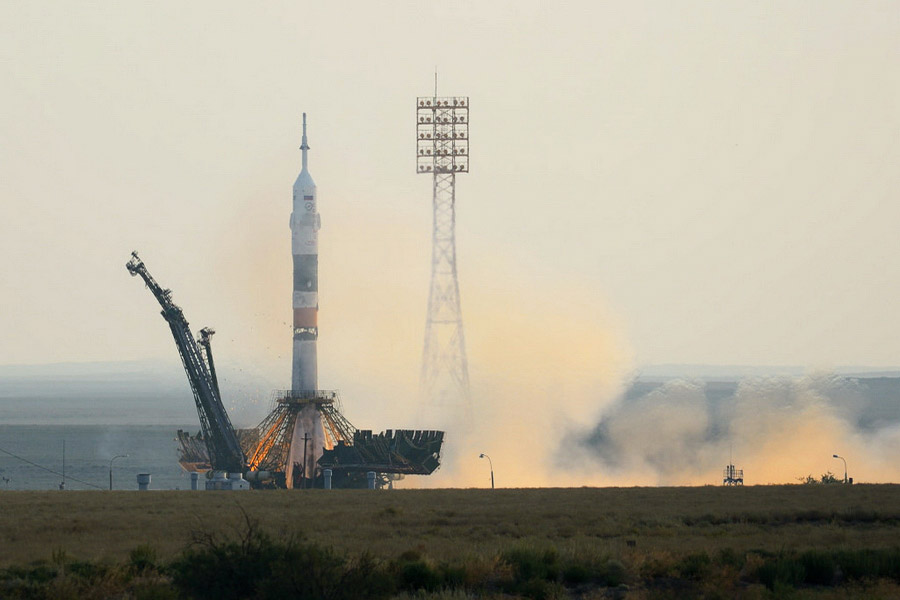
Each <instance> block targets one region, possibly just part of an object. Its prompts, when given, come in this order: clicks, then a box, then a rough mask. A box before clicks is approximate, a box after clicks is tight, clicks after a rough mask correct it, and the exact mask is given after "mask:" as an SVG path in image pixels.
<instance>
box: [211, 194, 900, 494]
mask: <svg viewBox="0 0 900 600" xmlns="http://www.w3.org/2000/svg"><path fill="white" fill-rule="evenodd" d="M270 191H271V193H272V195H273V196H275V195H277V193H280V192H283V190H281V189H278V190H275V189H273V190H270ZM329 203H330V205H331V206H334V209H333V210H332V211H327V212H326V215H325V217H323V219H324V224H323V229H322V237H321V239H320V244H321V263H320V274H321V290H320V298H321V313H320V336H321V337H320V382H321V384H320V385H321V387H323V388H326V389H338V390H340V392H341V396H342V398H343V405H344V413H345V415H346V416H347V418H349V419H350V421H351V422H353V423H354V424H355V425H356V426H357V427H359V428H362V429H372V430H375V431H380V430H383V429H399V428H430V429H438V428H446V431H447V437H446V443H445V446H444V460H443V466H442V468H441V469H440V470H439V471H437V472H436V473H435V474H434V475H432V476H429V477H410V478H408V479H406V480H405V481H403V482H401V483H400V485H402V486H405V487H416V486H429V487H441V486H479V487H485V486H489V485H490V472H489V470H488V464H487V461H485V460H481V459H479V458H478V457H479V455H480V454H481V453H485V454H487V455H489V456H490V457H491V459H492V461H493V465H494V469H495V475H496V483H497V485H498V486H502V487H513V486H550V485H559V486H569V485H573V486H574V485H700V484H720V483H721V479H722V470H723V468H724V467H725V465H726V464H728V461H729V456H730V452H731V450H732V448H733V452H734V463H735V464H736V466H737V467H738V468H742V469H744V474H745V481H746V483H747V484H754V483H794V482H796V481H797V478H798V477H801V476H805V475H808V474H812V475H814V476H819V475H820V474H822V473H824V472H825V471H828V470H831V471H832V472H835V473H838V471H841V473H840V474H841V475H842V467H843V465H842V463H841V462H840V461H837V460H835V459H832V458H831V456H832V454H841V455H843V456H845V457H847V459H848V463H849V467H850V475H851V476H852V477H854V478H855V479H856V480H857V481H872V482H875V481H895V480H897V479H898V478H900V466H896V465H895V464H893V461H892V460H891V458H892V457H894V456H896V455H897V453H898V450H900V415H898V414H896V412H897V411H893V412H891V411H890V410H887V412H885V411H884V410H883V409H884V407H885V406H887V405H888V401H887V400H885V399H884V396H885V394H886V393H887V392H884V390H882V391H881V392H879V393H878V394H875V395H876V396H879V394H880V396H879V398H880V400H878V401H877V402H876V401H875V400H873V393H874V392H873V389H874V388H873V385H875V383H873V382H874V380H859V381H853V380H849V379H846V378H841V377H835V376H830V375H810V376H807V377H803V378H791V377H777V378H768V379H765V378H755V379H754V378H750V379H743V380H741V381H740V382H731V383H720V384H715V383H710V382H704V381H698V380H670V381H667V382H661V383H660V382H658V383H656V384H654V385H653V386H651V387H650V388H647V387H646V386H645V387H641V386H642V385H645V384H646V382H642V381H641V380H638V381H636V382H635V381H632V380H631V377H630V373H631V371H632V358H631V353H630V349H629V348H628V346H627V344H626V343H625V340H626V335H625V334H624V327H623V326H622V325H621V324H620V323H619V321H618V320H617V319H616V318H615V317H614V315H612V314H611V313H610V311H608V310H607V309H606V308H605V302H604V300H603V298H602V295H601V294H598V293H592V292H591V291H590V290H589V289H586V288H585V286H584V285H583V281H581V280H575V279H569V280H566V279H565V278H564V277H563V276H561V275H557V274H555V273H552V272H542V273H535V272H533V271H531V272H526V271H524V270H523V269H522V268H521V267H520V266H519V265H520V264H522V263H525V262H528V261H527V260H526V259H523V258H522V257H518V260H516V261H510V264H506V263H502V264H501V263H498V261H500V260H502V259H501V258H500V257H498V255H497V253H496V252H492V251H491V248H490V245H489V242H480V241H479V240H467V241H466V243H464V244H461V258H460V260H461V264H462V265H463V267H461V269H462V273H461V277H460V285H461V294H462V311H463V319H464V322H465V328H466V337H467V342H468V353H469V366H470V378H471V382H472V403H473V409H474V414H475V422H474V424H473V425H472V427H471V428H470V429H468V430H467V429H466V428H464V427H461V426H458V421H459V417H460V416H461V411H460V410H457V409H455V408H454V407H444V408H442V409H438V410H436V411H435V410H432V411H425V412H424V413H423V411H421V410H420V405H419V403H418V375H419V369H420V365H421V352H422V339H423V331H424V319H425V303H426V294H427V289H428V260H427V256H424V255H423V254H422V251H421V249H422V248H428V246H429V243H428V234H429V232H428V230H427V229H426V228H425V227H422V222H424V221H422V222H420V221H421V219H420V218H418V217H421V218H422V219H424V218H426V217H427V215H426V214H422V215H418V217H417V216H416V215H403V214H398V213H392V215H391V217H390V218H389V219H387V218H385V215H384V214H383V213H382V212H380V210H379V208H378V207H377V206H376V205H375V204H374V203H359V202H358V200H354V201H353V202H352V207H353V210H350V208H349V206H350V204H351V202H350V201H349V200H346V199H343V198H335V197H334V196H330V197H328V198H326V200H325V201H323V206H326V205H329ZM342 205H343V206H342ZM245 208H246V210H238V211H237V212H238V216H239V218H240V220H241V223H242V225H243V227H234V228H231V229H229V231H234V230H237V231H239V232H241V233H240V235H238V236H237V238H238V239H237V243H236V244H234V246H235V247H234V250H233V252H232V253H231V254H230V255H226V256H227V260H228V263H227V273H228V277H227V278H223V282H224V281H228V282H229V283H227V284H225V285H227V286H229V287H230V286H232V285H233V289H232V290H231V292H232V293H230V294H226V295H225V296H224V297H226V298H227V299H228V304H227V305H225V306H223V308H224V309H225V313H226V314H223V315H221V316H219V317H218V318H219V323H227V324H228V327H227V328H226V327H220V334H219V339H217V340H216V341H217V343H218V344H219V346H218V348H217V354H218V356H219V357H221V361H222V364H223V368H222V373H220V377H224V379H225V384H224V385H225V386H226V387H228V386H229V381H235V382H238V381H240V380H241V379H242V378H243V377H244V375H246V372H250V373H252V374H253V375H254V377H255V378H256V380H257V381H261V380H263V379H264V380H266V384H265V385H264V386H263V387H260V388H259V389H258V390H257V394H256V395H257V396H259V397H260V398H261V399H262V400H261V401H258V402H257V404H256V405H255V406H254V407H253V408H252V410H248V411H247V413H248V414H247V417H246V418H245V419H239V420H240V421H241V423H240V424H241V425H252V424H255V423H256V422H258V421H259V419H261V418H262V416H264V413H265V408H266V405H267V402H266V401H265V398H267V397H268V394H269V392H270V390H271V389H275V388H283V387H287V386H288V383H289V380H288V377H289V372H290V359H289V357H290V339H291V333H290V324H289V323H288V319H287V318H286V316H285V315H286V314H288V313H289V310H290V307H289V306H288V304H287V301H286V300H285V298H286V297H289V287H290V252H289V248H290V246H289V232H288V228H287V221H286V218H285V216H284V212H285V209H284V207H283V206H276V205H275V204H274V203H273V204H272V206H270V207H261V206H260V205H259V204H257V203H255V202H253V203H251V202H249V201H248V202H247V203H246V207H245ZM323 211H324V208H323ZM261 232H264V233H261ZM272 232H281V235H274V234H272ZM479 243H480V244H481V246H480V247H479V246H478V244H479ZM470 253H471V254H470ZM474 257H477V260H475V259H474ZM532 266H534V265H532ZM535 281H540V282H541V285H540V287H539V288H535V286H534V282H535ZM549 290H552V292H551V291H549ZM228 312H231V313H232V314H227V313H228ZM229 330H230V331H229ZM225 331H229V333H228V334H227V335H226V334H224V332H225ZM228 357H233V360H229V358H228ZM227 364H231V365H237V364H240V365H242V366H241V367H240V369H242V370H243V371H245V373H244V374H242V373H240V372H239V371H238V367H236V366H234V367H230V368H229V367H228V366H227ZM894 381H896V380H894ZM879 385H880V384H879ZM257 387H259V386H257ZM876 387H877V386H876ZM897 387H898V390H897V392H898V393H900V386H897ZM226 397H230V396H228V394H226ZM242 401H243V400H240V401H236V402H234V403H232V405H233V404H241V402H242ZM232 408H233V406H232ZM879 411H881V412H879ZM251 412H253V413H254V414H253V415H252V416H250V414H249V413H251ZM882 413H883V414H882ZM420 414H421V415H422V416H421V417H418V418H417V415H420Z"/></svg>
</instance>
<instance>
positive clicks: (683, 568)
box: [676, 552, 712, 581]
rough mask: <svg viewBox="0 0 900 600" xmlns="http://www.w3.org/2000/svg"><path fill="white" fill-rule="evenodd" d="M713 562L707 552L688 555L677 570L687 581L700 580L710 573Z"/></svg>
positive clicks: (679, 562)
mask: <svg viewBox="0 0 900 600" xmlns="http://www.w3.org/2000/svg"><path fill="white" fill-rule="evenodd" d="M711 562H712V561H711V560H710V559H709V555H708V554H707V553H706V552H699V553H696V554H688V555H687V556H685V557H684V558H682V559H681V560H680V561H678V565H677V567H676V569H677V570H678V573H679V574H680V575H681V576H682V577H684V578H685V579H693V580H695V581H696V580H700V579H703V577H704V576H705V575H706V574H707V573H708V571H709V565H710V563H711Z"/></svg>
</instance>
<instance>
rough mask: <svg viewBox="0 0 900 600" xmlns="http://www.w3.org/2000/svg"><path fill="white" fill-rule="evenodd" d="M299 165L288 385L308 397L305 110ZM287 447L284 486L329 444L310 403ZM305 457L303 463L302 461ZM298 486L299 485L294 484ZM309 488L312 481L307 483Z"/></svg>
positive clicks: (310, 187) (313, 263) (311, 336)
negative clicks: (296, 471) (288, 447)
mask: <svg viewBox="0 0 900 600" xmlns="http://www.w3.org/2000/svg"><path fill="white" fill-rule="evenodd" d="M300 149H301V150H302V151H303V167H302V169H301V170H300V175H298V176H297V181H295V182H294V202H293V212H291V254H292V255H293V259H294V293H293V301H292V305H293V309H294V318H293V324H294V328H293V331H294V352H293V362H292V368H291V389H292V390H293V395H294V396H296V397H304V396H306V397H312V396H313V395H314V394H315V392H316V390H317V389H318V374H317V360H316V344H317V342H318V339H319V324H318V313H319V226H320V224H321V220H320V218H319V213H318V208H317V202H316V184H315V182H314V181H313V178H312V175H310V174H309V168H308V167H309V166H308V161H307V152H308V150H309V145H308V144H307V142H306V113H304V114H303V142H302V144H301V145H300ZM291 437H292V439H291V450H290V454H289V456H288V465H291V468H289V469H288V472H287V473H285V476H286V480H287V481H286V484H287V487H288V488H291V487H293V485H294V465H296V468H298V469H299V473H298V476H299V477H305V478H308V479H312V478H314V477H315V476H316V462H317V461H318V460H319V458H320V457H321V456H322V448H323V447H324V446H325V445H326V444H327V440H326V439H325V428H324V426H323V424H322V415H321V413H320V412H319V411H318V410H317V408H316V406H315V405H314V404H312V403H310V404H307V405H306V406H304V407H303V409H302V410H301V411H300V414H299V415H298V416H297V421H296V423H295V424H294V433H293V436H291ZM304 458H305V462H304ZM298 485H299V484H298ZM309 485H310V486H311V485H312V484H311V482H310V483H309Z"/></svg>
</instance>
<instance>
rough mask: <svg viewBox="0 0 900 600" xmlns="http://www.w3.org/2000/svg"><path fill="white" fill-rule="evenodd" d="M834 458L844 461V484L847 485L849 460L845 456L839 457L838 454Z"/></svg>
mask: <svg viewBox="0 0 900 600" xmlns="http://www.w3.org/2000/svg"><path fill="white" fill-rule="evenodd" d="M832 458H839V459H841V460H842V461H844V483H847V459H845V458H844V457H843V456H838V455H837V454H834V455H832Z"/></svg>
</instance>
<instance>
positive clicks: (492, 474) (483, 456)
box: [478, 452, 494, 489]
mask: <svg viewBox="0 0 900 600" xmlns="http://www.w3.org/2000/svg"><path fill="white" fill-rule="evenodd" d="M478 458H486V459H488V464H489V465H491V489H494V463H493V462H492V461H491V457H490V456H488V455H487V454H484V453H483V452H482V453H481V454H479V455H478Z"/></svg>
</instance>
